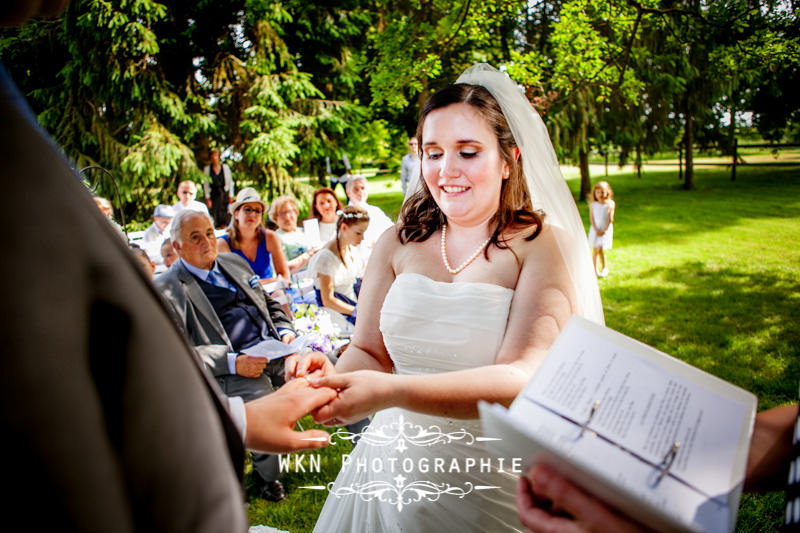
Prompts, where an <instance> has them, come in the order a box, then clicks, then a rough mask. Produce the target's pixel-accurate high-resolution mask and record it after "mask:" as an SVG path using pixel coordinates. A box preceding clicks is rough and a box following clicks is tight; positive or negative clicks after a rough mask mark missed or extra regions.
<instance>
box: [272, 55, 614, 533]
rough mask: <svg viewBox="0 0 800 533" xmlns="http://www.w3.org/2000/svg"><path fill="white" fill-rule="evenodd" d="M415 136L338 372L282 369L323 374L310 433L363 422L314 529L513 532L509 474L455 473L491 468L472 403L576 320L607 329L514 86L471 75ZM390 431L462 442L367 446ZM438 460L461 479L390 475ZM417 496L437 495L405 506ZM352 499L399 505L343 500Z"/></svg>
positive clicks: (497, 392) (509, 388) (447, 473)
mask: <svg viewBox="0 0 800 533" xmlns="http://www.w3.org/2000/svg"><path fill="white" fill-rule="evenodd" d="M417 138H418V140H419V146H420V148H421V156H422V183H421V185H420V186H419V187H418V188H417V190H416V192H415V193H414V194H413V195H411V197H410V198H408V200H406V202H405V204H404V205H403V208H402V210H401V213H400V222H399V223H398V224H397V226H396V230H395V231H386V232H384V234H383V235H382V236H381V238H380V239H379V240H378V244H377V245H376V246H375V249H374V251H373V253H372V255H371V257H370V260H369V265H368V267H367V272H366V274H365V276H364V285H363V287H362V290H361V293H360V300H359V301H360V304H359V315H360V316H359V320H358V323H357V325H356V329H355V333H354V335H353V337H352V341H351V343H350V345H349V346H348V348H347V350H346V351H345V352H344V353H343V354H342V356H341V357H340V358H339V361H338V363H337V364H336V367H335V368H331V365H330V363H329V362H328V361H327V359H325V358H324V357H320V356H318V355H316V354H309V355H304V356H303V357H300V358H297V357H294V358H290V359H289V360H288V361H287V373H288V374H289V375H290V376H291V375H294V376H304V375H306V374H307V372H308V371H309V370H317V369H321V370H322V371H323V373H324V374H325V375H324V377H321V378H318V377H314V376H312V377H311V378H310V382H311V384H312V385H313V386H317V387H319V386H328V387H331V388H334V389H337V390H338V395H337V397H336V399H334V400H332V401H331V402H330V403H329V404H328V405H326V406H325V407H322V408H320V409H319V410H318V411H317V412H316V413H315V419H316V420H317V421H319V422H322V423H325V424H330V425H340V424H342V423H348V422H351V421H353V420H358V419H360V418H362V417H363V416H365V415H366V414H369V413H375V416H374V418H373V420H372V423H371V425H370V428H369V430H368V432H367V433H366V434H365V435H364V436H363V437H362V438H361V440H359V442H358V445H357V446H356V448H355V449H354V450H353V452H352V453H351V454H350V461H349V465H359V464H365V465H369V467H368V468H367V471H366V472H365V471H364V470H363V469H361V470H359V469H358V468H356V467H351V468H346V467H345V466H344V465H343V467H342V469H341V471H340V472H339V475H338V477H337V479H336V481H335V483H334V484H333V485H332V486H331V488H330V496H329V497H328V500H327V501H326V503H325V506H324V507H323V509H322V512H321V514H320V516H319V519H318V521H317V526H316V529H315V531H325V532H328V531H517V530H520V529H521V526H520V524H519V522H518V520H517V518H516V506H515V498H514V494H515V488H516V483H517V478H518V474H519V473H520V472H517V475H513V472H509V469H508V468H507V469H505V470H504V469H502V468H501V469H496V468H495V469H491V471H485V470H483V469H480V470H477V471H476V470H475V469H473V470H468V469H465V468H463V467H464V466H465V465H468V464H483V462H484V461H487V462H491V456H490V455H489V452H488V450H487V449H486V448H485V444H484V443H482V442H480V441H478V440H477V438H478V437H482V436H483V432H482V428H481V424H480V420H478V407H477V404H478V402H479V401H487V402H493V403H499V404H502V405H506V406H508V405H509V404H510V403H511V402H512V401H513V400H514V398H515V397H516V396H517V395H518V394H519V392H520V391H521V390H522V388H523V387H524V386H525V384H526V383H528V381H530V379H531V376H532V375H533V373H534V372H535V371H536V369H537V368H538V366H539V365H540V363H541V361H542V360H543V359H544V357H545V355H546V354H547V351H548V349H549V348H550V345H551V344H552V343H553V341H554V340H555V339H556V337H557V336H558V334H559V332H560V331H561V328H563V327H564V325H565V324H566V323H567V321H568V320H569V318H570V316H571V315H572V314H579V315H582V316H584V317H586V318H588V319H590V320H593V321H595V322H598V323H600V324H602V323H603V313H602V307H601V305H600V296H599V291H598V287H597V278H596V276H595V275H594V272H593V269H592V263H591V258H590V254H589V250H588V248H587V246H586V234H585V233H584V228H583V223H582V221H581V218H580V215H579V213H578V210H577V207H576V205H575V201H574V199H573V197H572V194H571V192H570V191H569V188H568V187H567V185H566V183H565V181H564V178H563V176H562V175H561V172H560V169H559V166H558V160H557V159H556V156H555V152H554V150H553V147H552V145H551V143H550V139H549V135H548V133H547V129H546V127H545V125H544V123H543V122H542V120H541V118H540V117H539V116H538V114H537V113H536V111H535V110H534V109H533V107H532V106H531V104H530V102H529V101H528V100H527V98H526V97H525V93H524V92H523V91H522V90H521V89H520V87H519V86H518V85H517V84H516V83H515V82H513V81H512V80H511V79H510V78H509V77H508V76H507V75H506V74H504V73H502V72H498V71H497V70H496V69H494V68H492V67H490V66H488V65H476V66H474V67H472V68H470V69H469V70H467V72H465V73H464V74H463V75H462V76H461V77H460V78H459V79H458V81H457V82H456V84H454V85H449V86H447V87H445V88H443V89H441V90H440V91H438V92H436V93H435V94H434V95H433V96H431V97H430V99H429V100H428V101H427V102H426V103H425V106H424V107H423V109H422V111H421V113H420V124H419V127H418V129H417ZM531 423H535V421H531ZM399 431H402V432H403V434H404V435H408V436H409V439H408V440H411V437H412V436H414V435H419V434H421V433H424V432H427V434H429V435H430V434H437V435H438V434H442V435H457V434H461V435H465V438H464V439H453V440H451V441H447V443H446V445H438V446H425V445H422V446H420V445H413V446H405V447H402V449H401V447H399V446H380V445H376V442H375V441H377V440H379V439H378V438H377V437H378V436H380V435H388V436H390V437H391V436H396V435H398V432H399ZM466 435H470V436H471V437H474V438H475V440H472V439H471V438H469V437H466ZM371 436H374V437H375V438H371ZM487 437H492V435H487ZM401 442H402V441H401ZM442 458H446V462H447V463H448V464H452V463H453V462H454V461H455V462H456V464H457V465H458V466H460V469H456V470H453V469H450V470H448V469H446V468H445V469H444V470H438V471H437V470H435V469H433V468H431V469H427V470H425V471H424V472H423V471H421V470H413V469H412V471H410V472H408V473H407V472H406V471H405V470H404V471H403V473H402V476H400V475H399V474H398V472H397V470H396V469H395V470H394V471H393V469H392V465H396V464H405V462H406V461H407V460H408V459H410V460H411V462H412V463H413V464H417V465H420V464H422V463H423V462H425V464H430V465H433V464H435V462H436V460H441V459H442ZM418 486H422V487H427V488H429V489H430V490H431V491H433V493H432V494H433V497H432V498H431V497H425V496H424V495H422V496H420V497H418V498H417V499H416V501H413V496H411V495H410V494H409V493H413V492H414V488H415V487H418ZM479 486H480V487H482V488H483V489H485V490H476V487H479ZM363 487H369V488H370V489H372V490H374V491H376V492H377V491H378V490H385V493H386V494H394V493H393V492H391V491H394V492H395V493H396V492H400V494H398V495H397V500H395V501H386V500H391V499H392V498H391V497H390V498H377V497H375V498H371V499H366V498H361V497H359V496H360V494H358V495H355V494H353V491H354V490H358V489H359V488H363ZM406 487H409V489H408V490H407V491H406V490H405V488H406ZM437 487H438V488H441V489H446V490H445V492H438V493H437V492H436V490H439V489H437ZM417 495H419V493H417ZM400 498H403V501H402V503H403V504H406V503H407V504H406V505H399V503H398V501H399V499H400ZM407 500H408V501H407ZM420 500H422V501H420Z"/></svg>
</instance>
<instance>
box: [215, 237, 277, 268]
mask: <svg viewBox="0 0 800 533" xmlns="http://www.w3.org/2000/svg"><path fill="white" fill-rule="evenodd" d="M222 238H223V239H224V240H225V242H227V243H228V247H229V248H230V249H231V252H233V253H235V254H239V255H240V256H241V257H243V258H244V260H245V261H247V263H248V264H249V265H250V268H252V269H253V272H255V273H256V275H257V276H258V277H259V278H261V279H269V278H274V277H275V271H274V270H273V269H272V255H271V254H270V253H269V252H268V251H267V238H266V236H265V235H264V232H263V230H262V232H261V240H260V241H259V242H258V248H257V249H256V260H255V261H250V258H249V257H247V256H246V255H244V252H243V251H241V250H239V249H238V248H234V247H233V245H232V244H231V239H230V237H229V236H228V235H227V234H225V235H223V236H222Z"/></svg>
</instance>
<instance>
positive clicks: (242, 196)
mask: <svg viewBox="0 0 800 533" xmlns="http://www.w3.org/2000/svg"><path fill="white" fill-rule="evenodd" d="M244 204H261V209H263V210H264V212H266V211H267V204H266V203H264V202H263V201H262V200H261V195H260V194H258V191H256V190H255V189H254V188H252V187H245V188H244V189H242V190H241V191H239V194H237V195H236V201H235V202H233V203H232V204H231V213H235V212H236V210H237V209H239V207H241V206H242V205H244Z"/></svg>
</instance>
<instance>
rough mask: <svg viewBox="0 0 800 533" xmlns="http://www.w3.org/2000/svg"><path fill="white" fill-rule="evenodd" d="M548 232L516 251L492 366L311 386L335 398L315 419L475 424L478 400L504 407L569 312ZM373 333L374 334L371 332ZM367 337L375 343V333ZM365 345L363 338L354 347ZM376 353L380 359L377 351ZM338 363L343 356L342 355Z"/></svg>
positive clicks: (354, 376)
mask: <svg viewBox="0 0 800 533" xmlns="http://www.w3.org/2000/svg"><path fill="white" fill-rule="evenodd" d="M552 231H553V230H552V229H549V228H548V229H546V230H545V231H543V232H542V234H541V235H540V236H539V237H537V238H536V239H535V240H534V241H532V242H530V243H524V244H523V245H522V246H521V247H520V248H521V249H520V250H517V253H518V255H520V259H521V260H522V261H523V266H522V269H521V271H520V275H519V278H518V281H517V286H516V291H515V293H514V297H513V300H512V303H511V309H510V311H509V318H508V325H507V327H506V333H505V336H504V340H503V343H502V345H501V347H500V350H499V352H498V356H497V358H496V360H495V364H494V365H489V366H483V367H479V368H474V369H469V370H460V371H455V372H446V373H441V374H434V375H425V376H415V375H402V376H399V375H394V374H379V373H376V372H350V373H348V374H341V373H340V374H337V375H335V376H329V377H326V378H321V379H320V380H317V381H316V382H315V385H316V384H318V385H320V386H321V385H324V386H330V387H332V388H336V389H340V392H339V398H338V400H335V401H334V402H332V403H331V404H329V405H328V406H326V407H324V408H322V409H321V410H320V412H319V414H318V416H317V419H318V420H319V421H329V420H333V419H337V420H339V421H349V420H353V419H360V418H363V416H364V415H366V414H369V413H371V412H374V411H375V410H379V409H383V408H386V407H391V406H397V407H403V408H406V409H410V410H413V411H419V412H423V413H429V414H434V415H440V416H447V417H453V418H475V417H477V415H478V410H477V402H478V400H486V401H489V402H497V403H501V404H503V405H509V404H510V403H511V402H512V401H513V399H514V398H515V397H516V396H517V394H519V392H520V390H522V388H523V387H524V386H525V384H526V383H527V382H528V380H529V379H530V377H531V375H532V374H533V372H534V371H535V370H536V368H537V367H538V366H539V364H540V363H541V361H542V359H543V358H544V356H545V354H546V353H547V350H548V349H549V347H550V345H551V344H552V343H553V341H554V340H555V338H556V337H557V336H558V333H559V332H560V331H561V328H562V327H563V326H564V325H565V324H566V322H567V320H569V317H570V316H571V315H572V314H573V312H574V308H573V306H574V302H575V294H574V290H573V289H572V283H571V281H570V278H569V274H568V273H567V270H566V268H565V266H564V263H563V260H562V259H561V253H560V251H559V249H558V245H557V244H556V242H555V239H554V236H553V234H552ZM520 252H522V254H520ZM371 266H372V265H371ZM380 301H381V302H382V301H383V298H381V299H380ZM365 318H366V317H365ZM359 320H361V316H359ZM359 329H360V330H361V332H360V333H361V334H362V335H368V334H370V331H369V330H370V329H372V328H358V327H357V328H356V332H357V333H359ZM374 329H375V330H377V329H378V328H377V325H375V328H374ZM365 330H367V331H365ZM374 334H376V335H377V336H378V337H379V336H380V332H379V331H375V332H374ZM365 339H369V338H367V337H361V339H359V340H362V341H363V340H365ZM381 347H382V343H381ZM362 353H364V350H363V346H362V347H361V348H360V349H359V350H358V351H354V352H353V356H354V357H353V361H354V362H355V361H358V360H361V354H362ZM382 353H384V354H385V348H384V349H383V351H382ZM345 355H346V356H349V355H350V349H348V351H347V352H346V354H345ZM366 356H367V357H369V355H368V354H366ZM387 357H388V356H387ZM340 365H341V368H340V366H339V365H337V370H338V371H339V372H342V371H344V370H345V369H346V370H356V369H357V368H364V366H360V367H357V366H356V365H354V364H353V365H351V364H349V361H346V360H345V361H342V362H340ZM345 365H347V366H345Z"/></svg>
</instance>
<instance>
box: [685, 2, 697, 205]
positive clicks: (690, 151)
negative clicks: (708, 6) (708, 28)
mask: <svg viewBox="0 0 800 533" xmlns="http://www.w3.org/2000/svg"><path fill="white" fill-rule="evenodd" d="M694 5H695V8H696V7H697V6H696V2H695V3H694ZM696 64H697V58H696V56H695V45H694V43H692V44H690V45H689V66H690V67H691V69H690V72H692V74H691V76H692V78H691V79H690V80H689V83H687V84H686V97H685V100H684V105H685V111H686V135H684V139H686V180H685V181H684V182H683V188H684V189H686V190H687V191H691V190H692V189H694V146H693V145H694V109H693V99H692V95H693V92H694V91H695V90H696V88H695V85H696V84H695V83H694V77H695V76H697V74H694V68H695V65H696Z"/></svg>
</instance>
